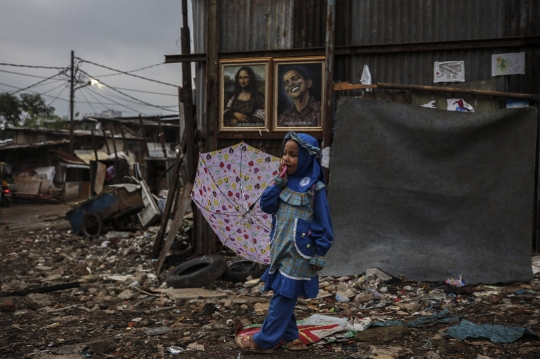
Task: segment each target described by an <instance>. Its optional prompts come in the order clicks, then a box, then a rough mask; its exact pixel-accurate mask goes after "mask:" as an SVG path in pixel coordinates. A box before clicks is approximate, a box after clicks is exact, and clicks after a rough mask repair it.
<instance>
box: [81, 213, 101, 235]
mask: <svg viewBox="0 0 540 359" xmlns="http://www.w3.org/2000/svg"><path fill="white" fill-rule="evenodd" d="M81 227H82V231H83V234H84V235H85V236H87V237H96V236H99V235H100V234H101V232H102V231H103V220H102V219H101V216H100V215H99V214H98V213H93V212H88V213H85V214H84V216H83V218H82V220H81Z"/></svg>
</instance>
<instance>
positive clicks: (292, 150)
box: [281, 140, 298, 176]
mask: <svg viewBox="0 0 540 359" xmlns="http://www.w3.org/2000/svg"><path fill="white" fill-rule="evenodd" d="M281 161H282V162H283V163H284V164H285V165H287V176H292V175H294V174H295V173H296V171H297V170H298V143H296V141H293V140H288V141H287V143H285V148H284V149H283V157H281Z"/></svg>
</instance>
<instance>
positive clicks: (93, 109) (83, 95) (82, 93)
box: [81, 91, 96, 112]
mask: <svg viewBox="0 0 540 359" xmlns="http://www.w3.org/2000/svg"><path fill="white" fill-rule="evenodd" d="M81 95H82V97H84V100H85V101H86V103H87V104H88V106H90V108H91V109H92V111H94V112H96V109H95V108H94V106H92V105H91V104H90V102H88V99H87V98H86V95H85V94H84V92H82V91H81Z"/></svg>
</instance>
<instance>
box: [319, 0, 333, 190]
mask: <svg viewBox="0 0 540 359" xmlns="http://www.w3.org/2000/svg"><path fill="white" fill-rule="evenodd" d="M335 9H336V4H335V0H327V7H326V48H325V61H324V79H325V86H324V102H323V104H322V109H321V110H322V111H321V113H322V119H323V124H322V126H323V141H322V148H323V150H324V149H325V148H327V147H330V145H331V144H332V101H333V94H334V34H335V17H336V15H335ZM323 171H324V176H325V177H326V183H328V180H329V177H330V171H329V169H328V168H326V167H323Z"/></svg>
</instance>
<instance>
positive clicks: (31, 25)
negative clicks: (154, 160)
mask: <svg viewBox="0 0 540 359" xmlns="http://www.w3.org/2000/svg"><path fill="white" fill-rule="evenodd" d="M1 7H2V11H1V12H0V49H1V50H0V62H2V63H13V64H25V65H41V66H60V67H68V66H69V63H70V51H71V50H74V51H75V56H77V57H80V58H82V59H85V60H89V61H92V62H95V63H99V64H103V65H106V66H108V67H112V68H115V69H118V70H124V71H129V70H134V69H137V68H141V67H144V66H148V65H153V64H157V63H161V62H164V60H165V58H164V55H169V54H176V53H180V48H179V37H180V35H179V34H180V27H181V26H182V9H181V1H179V0H159V1H148V0H84V1H83V0H80V1H73V0H26V1H3V2H2V6H1ZM81 69H82V70H84V71H85V72H87V73H89V74H91V75H93V76H95V75H103V74H110V73H112V71H109V70H106V69H103V68H99V67H96V66H93V65H90V64H88V63H84V64H82V66H81ZM0 70H7V71H15V72H21V73H27V74H32V75H38V76H45V77H48V76H52V75H53V74H55V72H56V70H45V69H26V68H15V67H6V66H0ZM137 74H138V75H140V76H144V77H149V78H152V79H156V80H160V81H163V82H168V83H173V84H180V83H181V65H180V64H165V65H161V66H158V67H155V68H152V69H148V70H144V71H141V72H137ZM39 80H40V79H39V78H31V77H26V76H20V75H14V74H7V73H3V72H0V83H3V84H7V85H12V86H16V87H20V88H24V87H26V86H29V85H31V84H33V83H35V82H37V81H39ZM102 80H103V81H104V82H105V83H107V84H109V85H111V86H114V87H122V88H129V89H136V90H142V91H150V92H161V93H167V94H171V95H176V93H177V91H176V89H175V88H173V87H168V86H163V85H159V84H156V83H152V82H147V81H143V80H139V79H136V78H133V77H130V76H123V75H122V76H111V77H104V78H103V79H102ZM59 84H60V82H59V83H56V84H54V85H53V84H51V85H49V86H40V87H37V88H35V89H32V90H34V91H37V92H42V93H43V92H45V91H48V90H50V89H52V88H53V87H54V86H58V85H59ZM12 90H13V88H9V87H7V86H5V85H1V84H0V92H4V91H12ZM60 90H61V88H59V89H58V90H54V91H51V92H50V93H47V95H51V96H57V95H58V93H59V91H60ZM92 90H93V91H95V92H98V93H100V94H101V95H104V96H106V97H107V98H109V99H110V100H114V101H117V102H121V103H124V104H125V105H126V106H128V107H131V108H133V109H134V110H136V111H135V112H134V111H131V110H128V109H126V108H125V107H122V106H119V105H106V106H107V107H108V108H111V109H115V110H120V111H123V112H124V115H135V114H137V113H138V112H140V113H143V114H156V113H163V114H171V112H165V111H162V110H159V109H152V108H149V107H141V106H138V105H135V104H131V103H129V102H125V101H123V100H122V101H121V100H119V97H118V96H120V95H119V94H117V93H114V92H112V91H110V90H104V89H97V88H92ZM121 91H124V90H121ZM83 92H84V95H85V96H86V98H87V100H88V102H96V103H95V104H91V106H92V107H93V109H92V108H91V106H90V105H89V104H88V103H86V100H85V99H84V97H83V96H82V95H83ZM124 92H125V93H127V94H129V95H131V96H133V97H136V98H138V99H141V100H144V101H146V102H149V103H152V104H155V105H159V106H168V105H177V99H176V98H175V97H173V96H163V95H151V94H144V93H138V92H129V91H124ZM97 97H98V98H99V100H100V101H101V102H102V103H112V101H107V100H106V99H104V98H101V97H99V96H97ZM53 98H54V97H47V98H46V99H47V101H52V100H53ZM68 98H69V93H68V91H67V90H65V91H64V92H63V93H62V95H60V97H59V98H58V99H57V100H55V101H54V103H53V104H52V106H54V107H55V108H56V109H57V114H59V115H61V116H65V115H66V114H67V108H68V103H67V101H63V100H67V99H68ZM76 101H77V103H76V106H75V109H76V111H78V112H81V113H85V112H93V111H94V110H96V111H102V110H104V109H105V108H104V106H102V105H101V104H99V103H98V101H97V100H95V99H93V98H92V97H91V96H90V93H89V91H86V90H78V91H77V92H76ZM175 110H176V108H175Z"/></svg>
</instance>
